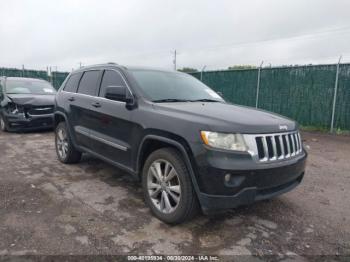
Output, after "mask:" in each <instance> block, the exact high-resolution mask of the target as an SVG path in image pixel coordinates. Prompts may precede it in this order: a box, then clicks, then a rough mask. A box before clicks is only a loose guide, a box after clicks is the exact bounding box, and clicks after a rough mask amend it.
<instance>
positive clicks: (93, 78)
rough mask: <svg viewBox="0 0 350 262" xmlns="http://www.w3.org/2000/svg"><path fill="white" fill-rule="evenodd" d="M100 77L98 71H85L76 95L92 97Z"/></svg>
mask: <svg viewBox="0 0 350 262" xmlns="http://www.w3.org/2000/svg"><path fill="white" fill-rule="evenodd" d="M99 76H100V71H87V72H85V73H84V75H83V77H82V78H81V80H80V84H79V88H78V93H79V94H85V95H90V96H94V95H96V90H97V81H98V79H99Z"/></svg>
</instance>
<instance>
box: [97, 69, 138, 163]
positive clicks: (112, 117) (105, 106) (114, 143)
mask: <svg viewBox="0 0 350 262" xmlns="http://www.w3.org/2000/svg"><path fill="white" fill-rule="evenodd" d="M116 86H118V87H123V88H124V89H125V94H126V92H129V93H130V90H129V89H128V87H127V83H126V81H125V80H124V78H123V76H122V74H121V73H120V72H119V71H117V70H105V71H104V74H103V77H102V81H101V87H100V91H99V97H100V99H99V104H100V106H99V107H98V108H96V110H95V112H96V114H97V115H95V116H97V118H96V120H95V121H94V122H95V123H96V124H95V126H94V130H93V131H92V132H91V136H92V137H93V138H95V140H96V141H95V151H96V152H97V153H98V154H100V155H102V156H104V157H105V158H108V159H110V160H112V161H114V162H117V163H119V164H120V165H122V166H124V167H127V168H128V167H130V166H131V148H130V143H131V139H132V129H133V123H132V122H131V121H130V118H131V111H130V110H128V109H127V108H126V103H125V100H124V101H122V100H123V99H121V101H116V100H109V99H106V98H105V92H106V88H107V87H116Z"/></svg>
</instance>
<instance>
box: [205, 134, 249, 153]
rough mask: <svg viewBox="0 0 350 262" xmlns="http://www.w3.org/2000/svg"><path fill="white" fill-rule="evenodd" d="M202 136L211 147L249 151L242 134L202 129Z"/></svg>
mask: <svg viewBox="0 0 350 262" xmlns="http://www.w3.org/2000/svg"><path fill="white" fill-rule="evenodd" d="M201 137H202V140H203V142H204V143H205V144H206V145H208V146H211V147H214V148H220V149H226V150H235V151H247V150H248V147H247V145H246V143H245V141H244V138H243V136H242V135H241V134H225V133H216V132H209V131H201Z"/></svg>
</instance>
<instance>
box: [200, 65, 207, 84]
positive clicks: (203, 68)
mask: <svg viewBox="0 0 350 262" xmlns="http://www.w3.org/2000/svg"><path fill="white" fill-rule="evenodd" d="M206 67H207V66H206V65H205V66H203V67H202V70H201V81H202V79H203V72H204V70H205V68H206Z"/></svg>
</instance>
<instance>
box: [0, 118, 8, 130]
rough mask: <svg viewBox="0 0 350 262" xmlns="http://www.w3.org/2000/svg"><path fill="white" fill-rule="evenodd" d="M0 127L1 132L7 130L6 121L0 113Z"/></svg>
mask: <svg viewBox="0 0 350 262" xmlns="http://www.w3.org/2000/svg"><path fill="white" fill-rule="evenodd" d="M0 129H1V131H2V132H6V131H7V127H6V122H5V119H4V117H3V116H2V115H0Z"/></svg>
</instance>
